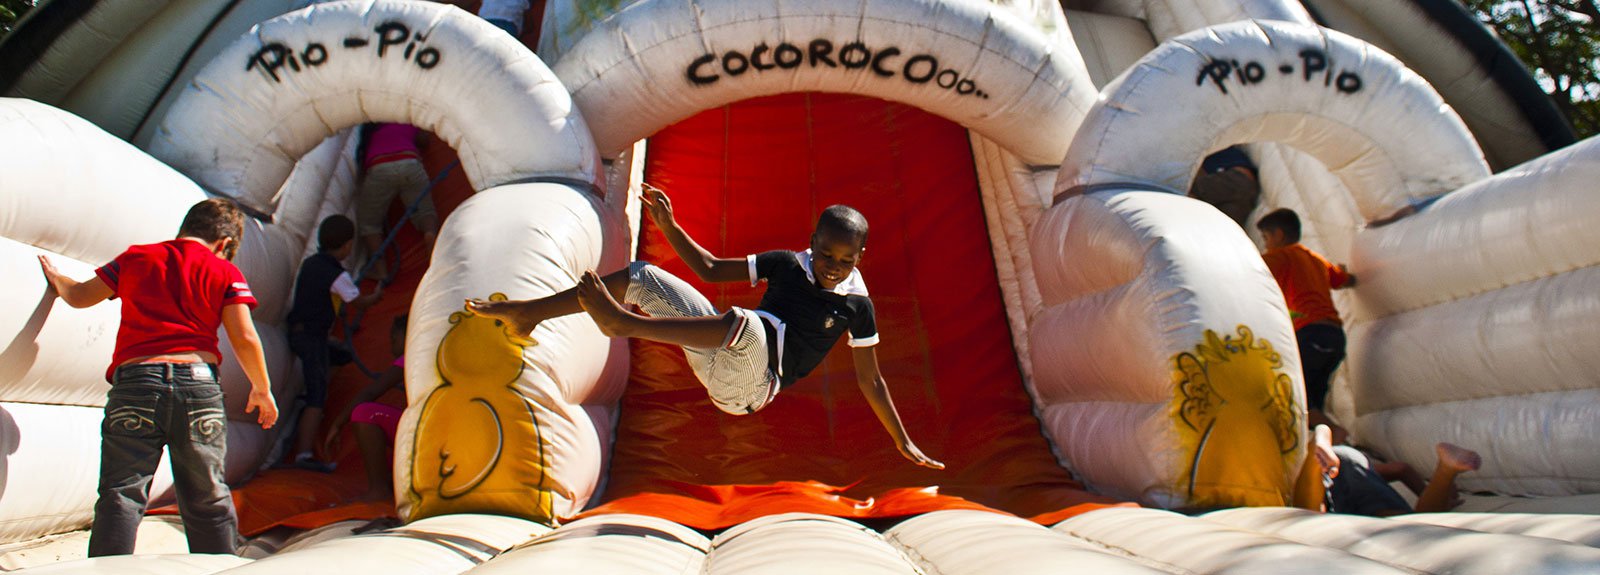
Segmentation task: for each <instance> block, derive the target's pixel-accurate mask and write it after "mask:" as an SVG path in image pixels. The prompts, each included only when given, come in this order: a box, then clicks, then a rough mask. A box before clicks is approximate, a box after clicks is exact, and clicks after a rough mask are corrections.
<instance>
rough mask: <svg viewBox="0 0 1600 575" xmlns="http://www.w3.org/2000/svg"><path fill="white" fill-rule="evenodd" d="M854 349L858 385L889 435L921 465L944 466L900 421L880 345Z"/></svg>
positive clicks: (907, 456)
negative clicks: (880, 358) (881, 369)
mask: <svg viewBox="0 0 1600 575" xmlns="http://www.w3.org/2000/svg"><path fill="white" fill-rule="evenodd" d="M850 351H851V352H852V354H853V356H854V359H855V363H856V384H857V385H859V386H861V394H862V395H864V396H866V398H867V404H868V405H871V406H872V412H873V413H875V414H877V415H878V421H879V422H881V423H883V428H884V429H885V430H887V431H888V432H889V437H892V438H894V444H895V447H898V448H900V454H901V455H904V456H905V457H906V459H910V460H911V462H912V463H916V464H917V465H921V466H923V467H927V468H930V469H944V464H943V463H939V462H938V461H936V460H934V459H933V458H932V457H928V456H927V455H924V454H923V453H922V450H921V449H918V448H917V444H915V443H912V442H911V437H910V436H908V435H906V428H905V425H903V424H901V423H900V412H898V411H895V408H894V399H893V398H890V397H889V384H888V383H886V382H884V381H883V374H882V373H880V372H879V371H878V351H877V348H876V347H853V348H850Z"/></svg>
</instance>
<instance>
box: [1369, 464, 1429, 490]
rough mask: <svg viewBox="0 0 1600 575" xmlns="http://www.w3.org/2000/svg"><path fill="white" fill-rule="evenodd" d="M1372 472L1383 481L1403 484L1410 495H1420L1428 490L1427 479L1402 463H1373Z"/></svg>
mask: <svg viewBox="0 0 1600 575" xmlns="http://www.w3.org/2000/svg"><path fill="white" fill-rule="evenodd" d="M1372 470H1373V471H1376V472H1378V476H1379V477H1382V478H1383V479H1384V481H1399V482H1401V483H1404V484H1405V485H1406V488H1407V489H1410V490H1411V492H1412V493H1417V494H1420V493H1422V490H1424V489H1427V488H1428V478H1426V477H1423V476H1422V474H1421V473H1417V470H1416V469H1415V468H1413V467H1411V465H1410V464H1408V463H1406V462H1404V461H1388V462H1384V463H1374V464H1373V465H1372Z"/></svg>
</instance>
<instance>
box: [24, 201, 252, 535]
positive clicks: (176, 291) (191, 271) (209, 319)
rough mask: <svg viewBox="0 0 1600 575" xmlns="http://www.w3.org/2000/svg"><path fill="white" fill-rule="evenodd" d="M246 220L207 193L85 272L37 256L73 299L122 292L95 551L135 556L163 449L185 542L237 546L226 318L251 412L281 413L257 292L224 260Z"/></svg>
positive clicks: (74, 302)
mask: <svg viewBox="0 0 1600 575" xmlns="http://www.w3.org/2000/svg"><path fill="white" fill-rule="evenodd" d="M243 227H244V214H243V213H242V212H240V211H239V208H238V206H236V205H234V203H233V202H232V201H230V200H226V199H220V198H218V199H210V200H205V201H203V202H200V203H198V204H195V206H194V207H192V208H190V209H189V213H188V215H186V216H184V219H183V225H182V226H180V227H179V229H178V238H177V239H174V240H170V241H165V242H161V243H158V244H148V245H139V246H133V247H130V248H128V250H127V251H125V252H123V253H122V255H119V256H117V258H116V259H114V260H112V261H111V263H108V264H106V265H105V266H104V267H101V268H100V269H97V270H95V277H94V278H92V279H90V280H88V281H83V282H80V281H77V280H74V279H72V278H69V277H67V276H64V275H62V274H61V273H60V272H59V271H56V268H55V265H53V264H52V263H51V262H50V260H49V259H48V258H46V257H44V256H39V266H40V267H41V268H42V269H43V270H44V276H45V279H46V280H47V281H48V282H49V284H50V288H51V289H52V290H54V291H55V293H57V294H59V295H60V296H61V299H62V300H63V301H65V302H67V305H70V306H72V307H76V308H84V307H89V306H92V305H95V304H97V303H100V302H102V301H105V300H107V299H110V298H115V297H120V298H122V323H121V326H120V327H118V329H117V343H116V349H115V351H114V352H113V353H112V359H111V367H110V368H109V369H107V370H106V380H107V381H110V382H111V391H110V392H109V393H108V394H107V400H106V407H105V420H104V423H102V424H101V428H100V429H101V431H100V433H101V442H100V486H99V494H100V499H99V501H97V502H96V503H95V506H94V523H93V526H92V527H91V530H90V533H89V556H90V557H99V556H102V555H127V554H131V553H133V549H134V538H135V537H136V536H137V535H138V527H139V521H140V519H141V518H143V517H144V512H145V505H146V503H147V502H148V499H149V496H150V479H151V476H153V475H155V471H156V465H157V464H158V463H160V462H161V450H162V447H166V448H167V449H168V450H169V451H170V452H171V456H172V478H173V483H174V484H175V485H176V487H177V489H178V511H179V512H180V513H181V514H182V515H183V527H184V532H185V533H186V535H187V537H188V539H189V551H190V552H191V553H228V554H231V553H233V552H234V550H235V549H236V548H237V546H238V539H239V528H238V519H237V517H236V516H235V514H234V509H233V497H232V495H231V494H230V493H229V491H228V485H227V484H226V483H223V474H222V472H223V467H222V466H223V461H224V459H225V456H226V452H227V429H226V428H227V417H226V415H225V414H224V411H223V403H222V387H221V385H219V384H218V383H217V363H218V360H219V357H218V356H219V355H220V354H221V352H219V351H218V347H217V327H218V326H219V325H220V326H222V327H223V328H225V329H227V331H228V341H229V342H231V343H232V344H233V350H234V356H235V358H236V359H238V361H239V365H240V366H241V367H243V368H244V373H245V376H246V377H247V378H249V380H250V396H249V400H248V403H247V404H246V407H245V411H246V412H255V413H256V422H257V423H259V424H260V425H261V427H262V428H270V427H272V424H273V422H275V421H277V419H278V408H277V404H276V403H275V402H274V401H273V398H272V389H271V383H270V382H269V381H268V379H267V366H266V362H265V360H264V359H263V355H262V351H261V338H260V336H258V335H257V334H256V328H255V324H254V323H251V320H250V308H253V307H255V305H256V299H255V297H254V296H253V295H252V294H251V293H250V286H249V284H247V283H245V280H244V275H243V274H240V273H239V268H237V267H234V265H233V264H232V263H231V262H230V261H229V260H231V259H232V258H233V254H234V252H235V251H236V250H237V248H238V245H239V237H240V236H241V235H242V232H243Z"/></svg>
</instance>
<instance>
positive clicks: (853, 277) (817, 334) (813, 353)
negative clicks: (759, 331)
mask: <svg viewBox="0 0 1600 575" xmlns="http://www.w3.org/2000/svg"><path fill="white" fill-rule="evenodd" d="M745 260H746V261H747V262H749V264H750V285H755V284H756V283H757V282H760V281H763V280H765V281H766V282H767V292H766V294H765V295H763V296H762V297H761V305H760V306H757V307H756V310H757V311H758V312H766V314H767V315H770V316H772V317H776V318H777V319H778V320H779V321H780V322H782V326H770V327H772V328H773V330H769V334H770V333H772V332H773V331H775V330H781V331H782V332H783V334H784V336H783V338H782V339H783V348H782V349H781V350H779V353H778V356H779V365H781V366H782V369H780V370H779V380H780V381H781V382H782V384H783V386H785V387H787V386H789V385H790V384H793V383H794V382H795V381H798V380H799V379H800V378H803V377H805V376H807V375H809V374H810V373H811V371H812V370H814V369H816V368H817V364H819V363H822V358H824V357H827V355H828V351H829V350H831V349H833V345H834V344H835V343H837V342H838V341H839V336H841V335H844V333H845V332H846V331H848V332H849V333H850V346H851V347H870V346H873V345H877V344H878V324H877V320H876V319H875V318H874V317H873V311H872V300H871V299H869V298H868V297H867V284H866V282H865V281H863V280H862V279H861V272H860V270H851V272H850V277H847V278H845V280H844V281H842V282H839V285H837V286H835V287H834V289H831V290H824V289H822V288H821V287H818V286H817V282H816V279H815V277H814V276H813V274H812V271H811V250H806V251H804V252H798V253H797V252H791V251H788V250H777V251H770V252H763V253H760V254H752V255H750V256H748V257H746V258H745ZM769 322H770V319H769ZM769 345H777V342H776V341H772V342H771V343H770V344H769Z"/></svg>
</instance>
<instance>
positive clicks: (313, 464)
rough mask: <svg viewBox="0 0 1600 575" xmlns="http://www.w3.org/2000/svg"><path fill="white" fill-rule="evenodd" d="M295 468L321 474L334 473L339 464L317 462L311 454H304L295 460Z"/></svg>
mask: <svg viewBox="0 0 1600 575" xmlns="http://www.w3.org/2000/svg"><path fill="white" fill-rule="evenodd" d="M294 466H295V467H298V468H300V469H305V470H308V471H316V472H319V473H333V470H334V469H336V468H338V467H339V464H337V463H334V462H332V461H317V460H316V459H313V458H312V457H311V454H310V453H302V454H300V455H298V456H296V457H295V458H294Z"/></svg>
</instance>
